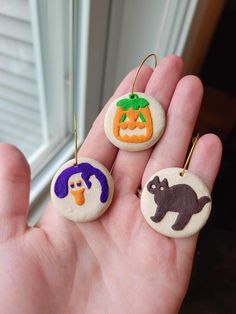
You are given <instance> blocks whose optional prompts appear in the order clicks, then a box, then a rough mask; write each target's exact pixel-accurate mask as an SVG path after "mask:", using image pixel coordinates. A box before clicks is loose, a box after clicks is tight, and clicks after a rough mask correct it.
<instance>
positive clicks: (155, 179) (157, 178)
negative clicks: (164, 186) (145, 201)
mask: <svg viewBox="0 0 236 314" xmlns="http://www.w3.org/2000/svg"><path fill="white" fill-rule="evenodd" d="M154 181H155V183H156V184H160V179H159V177H158V176H156V177H155V178H154Z"/></svg>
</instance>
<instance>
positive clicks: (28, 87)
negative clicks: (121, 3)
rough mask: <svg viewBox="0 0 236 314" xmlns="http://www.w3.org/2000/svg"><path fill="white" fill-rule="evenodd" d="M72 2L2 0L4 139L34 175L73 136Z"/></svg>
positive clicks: (0, 133)
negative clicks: (16, 150) (22, 155)
mask: <svg viewBox="0 0 236 314" xmlns="http://www.w3.org/2000/svg"><path fill="white" fill-rule="evenodd" d="M73 2H74V1H73V0H50V1H48V0H40V1H37V0H10V1H9V0H1V1H0V142H7V143H11V144H13V145H15V146H17V147H18V148H19V149H20V150H21V151H22V152H23V153H24V154H25V156H26V157H27V159H28V161H29V163H30V166H31V172H32V179H34V178H35V177H36V176H37V175H38V174H39V173H40V171H41V170H42V169H43V168H44V167H45V166H46V165H47V163H48V162H50V160H51V159H52V158H53V156H54V155H55V154H56V153H58V152H59V151H60V149H62V148H63V146H64V145H65V144H66V143H67V142H68V141H69V139H70V138H71V135H72V126H71V124H70V123H68V121H69V117H72V112H73V109H72V107H73V97H72V85H73V80H72V79H73V73H72V72H73V63H72V37H73V32H72V29H73Z"/></svg>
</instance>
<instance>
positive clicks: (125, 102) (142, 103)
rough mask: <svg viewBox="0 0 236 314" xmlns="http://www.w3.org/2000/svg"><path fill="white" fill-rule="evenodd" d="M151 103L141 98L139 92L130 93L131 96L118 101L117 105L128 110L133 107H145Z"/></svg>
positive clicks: (136, 108)
mask: <svg viewBox="0 0 236 314" xmlns="http://www.w3.org/2000/svg"><path fill="white" fill-rule="evenodd" d="M148 105H149V102H148V101H147V100H146V99H145V98H140V97H139V96H138V95H137V94H129V98H123V99H120V100H119V101H117V103H116V106H117V107H122V110H123V111H127V110H128V109H130V108H132V109H133V110H138V109H139V108H145V107H147V106H148Z"/></svg>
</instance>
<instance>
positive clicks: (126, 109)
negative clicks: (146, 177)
mask: <svg viewBox="0 0 236 314" xmlns="http://www.w3.org/2000/svg"><path fill="white" fill-rule="evenodd" d="M164 127H165V113H164V110H163V109H162V106H161V105H160V104H159V103H158V102H157V101H156V100H155V99H154V98H153V97H151V96H149V95H147V94H144V93H138V92H135V93H130V94H126V95H123V96H122V97H120V98H118V99H116V100H114V101H113V102H112V103H111V105H110V107H109V108H108V110H107V112H106V116H105V119H104V130H105V133H106V136H107V138H108V139H109V140H110V142H111V143H113V144H114V145H115V146H117V147H118V148H120V149H123V150H127V151H140V150H145V149H147V148H149V147H151V146H153V145H154V144H155V143H156V142H157V141H158V140H159V138H160V137H161V135H162V133H163V131H164Z"/></svg>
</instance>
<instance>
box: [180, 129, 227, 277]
mask: <svg viewBox="0 0 236 314" xmlns="http://www.w3.org/2000/svg"><path fill="white" fill-rule="evenodd" d="M221 155H222V144H221V141H220V139H219V138H218V137H217V136H216V135H214V134H206V135H204V136H202V137H201V138H200V139H199V141H198V143H197V145H196V147H195V149H194V152H193V155H192V158H191V161H190V164H189V168H188V169H189V171H191V172H192V173H194V174H196V175H197V176H198V177H199V178H200V179H201V180H202V181H203V182H204V183H205V184H206V186H207V187H208V189H209V190H210V191H211V190H212V188H213V184H214V182H215V178H216V176H217V173H218V170H219V166H220V162H221ZM196 241H197V235H193V236H192V237H190V238H186V239H175V242H176V246H177V249H178V252H179V253H178V259H179V265H183V263H184V259H186V257H187V258H188V259H192V258H193V253H194V249H195V245H196ZM183 271H186V270H183Z"/></svg>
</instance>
